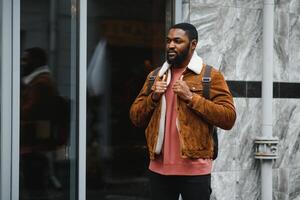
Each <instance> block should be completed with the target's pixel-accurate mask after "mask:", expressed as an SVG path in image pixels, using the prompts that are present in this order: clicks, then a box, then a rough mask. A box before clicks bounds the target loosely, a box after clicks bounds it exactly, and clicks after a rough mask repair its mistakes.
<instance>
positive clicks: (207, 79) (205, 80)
mask: <svg viewBox="0 0 300 200" xmlns="http://www.w3.org/2000/svg"><path fill="white" fill-rule="evenodd" d="M210 81H211V77H203V78H202V82H203V83H209V82H210Z"/></svg>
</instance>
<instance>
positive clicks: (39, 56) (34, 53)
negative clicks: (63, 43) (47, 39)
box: [24, 47, 48, 66]
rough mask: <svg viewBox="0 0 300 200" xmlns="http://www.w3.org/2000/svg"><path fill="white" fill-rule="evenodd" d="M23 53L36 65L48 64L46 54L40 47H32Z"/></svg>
mask: <svg viewBox="0 0 300 200" xmlns="http://www.w3.org/2000/svg"><path fill="white" fill-rule="evenodd" d="M24 51H25V52H27V53H28V54H29V56H30V58H31V59H33V60H34V62H35V63H36V64H38V65H39V66H42V65H46V64H47V62H48V57H47V53H46V51H45V50H44V49H42V48H40V47H32V48H29V49H25V50H24Z"/></svg>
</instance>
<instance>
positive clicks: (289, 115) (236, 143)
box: [183, 0, 300, 200]
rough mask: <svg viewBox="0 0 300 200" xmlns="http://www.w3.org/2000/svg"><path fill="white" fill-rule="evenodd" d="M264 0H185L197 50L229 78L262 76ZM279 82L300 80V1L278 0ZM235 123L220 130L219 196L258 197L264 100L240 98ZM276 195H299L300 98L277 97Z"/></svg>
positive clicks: (292, 199)
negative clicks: (257, 148)
mask: <svg viewBox="0 0 300 200" xmlns="http://www.w3.org/2000/svg"><path fill="white" fill-rule="evenodd" d="M262 9H263V0H223V1H220V0H184V1H183V20H184V21H186V22H190V23H192V24H194V25H195V26H196V27H197V30H198V33H199V43H198V47H197V51H198V53H199V54H200V55H201V56H202V57H203V59H204V60H205V62H206V63H209V64H211V65H214V66H215V67H216V68H219V69H220V70H221V71H222V72H223V73H224V75H225V78H226V79H227V80H229V81H258V82H260V81H261V80H262V28H263V21H262V19H263V10H262ZM274 17H275V18H274V29H275V30H274V68H273V69H274V74H273V77H274V82H279V83H292V84H293V83H295V84H299V82H300V79H299V78H300V1H299V0H275V16H274ZM234 100H235V104H236V108H237V121H236V125H235V126H234V128H233V129H232V130H231V131H223V130H221V131H220V134H219V139H220V147H219V148H220V154H219V157H218V159H217V160H216V162H215V163H214V172H213V177H212V188H213V194H212V199H216V200H233V199H236V200H257V199H260V198H261V194H260V193H261V192H260V187H261V184H260V162H259V161H258V160H255V159H254V140H255V138H256V137H258V136H260V135H261V126H262V125H261V115H262V113H261V106H262V102H261V98H249V97H247V95H246V96H244V97H240V98H235V99H234ZM273 135H274V136H277V137H278V138H279V140H280V141H279V159H277V160H276V161H275V162H274V164H273V199H275V200H299V199H300V151H299V149H300V148H299V146H300V99H298V98H274V99H273Z"/></svg>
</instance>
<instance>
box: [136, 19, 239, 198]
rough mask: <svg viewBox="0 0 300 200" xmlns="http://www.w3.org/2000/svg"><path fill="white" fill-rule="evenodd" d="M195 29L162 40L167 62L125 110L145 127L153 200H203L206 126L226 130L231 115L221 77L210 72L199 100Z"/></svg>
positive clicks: (177, 28)
mask: <svg viewBox="0 0 300 200" xmlns="http://www.w3.org/2000/svg"><path fill="white" fill-rule="evenodd" d="M197 42H198V33H197V30H196V28H195V27H194V26H193V25H191V24H188V23H180V24H176V25H174V26H172V27H171V28H170V29H169V32H168V35H167V45H166V51H167V62H165V63H164V64H163V65H162V67H161V68H160V70H159V72H158V75H157V76H156V78H155V81H154V84H153V86H152V88H151V92H150V93H149V92H148V90H147V88H148V87H150V85H149V84H150V81H149V79H150V78H151V77H152V73H153V72H152V73H150V74H149V75H148V78H147V80H146V82H145V84H144V86H143V88H142V90H141V91H140V93H139V95H138V96H137V98H136V99H135V101H134V103H133V104H132V106H131V109H130V118H131V120H132V122H133V124H134V125H136V126H147V128H146V139H147V145H148V150H149V155H150V165H149V170H150V185H151V192H152V198H153V200H160V199H161V200H173V199H174V200H177V199H178V197H179V194H181V196H182V197H183V199H184V200H208V199H209V198H210V193H211V187H210V182H211V175H210V174H211V170H212V157H213V151H214V149H213V146H214V145H213V139H212V134H211V129H212V126H218V127H220V128H223V129H226V130H229V129H231V128H232V127H233V125H234V122H235V119H236V113H235V107H234V103H233V99H232V95H231V93H230V91H229V89H228V86H227V84H226V81H225V80H224V77H223V75H222V74H221V73H220V72H219V71H217V70H216V69H212V71H211V83H210V84H211V86H210V99H206V98H204V97H203V94H202V91H203V86H202V77H203V74H204V69H205V67H206V65H205V64H204V63H203V61H202V59H201V58H200V57H199V56H198V55H197V53H196V51H195V49H196V46H197Z"/></svg>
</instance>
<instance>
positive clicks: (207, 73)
mask: <svg viewBox="0 0 300 200" xmlns="http://www.w3.org/2000/svg"><path fill="white" fill-rule="evenodd" d="M211 68H212V66H210V65H206V66H205V69H204V75H203V77H202V85H203V96H204V97H205V98H206V99H210V95H209V90H210V82H211Z"/></svg>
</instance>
